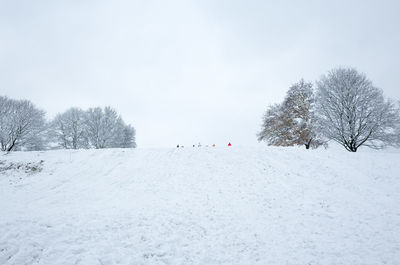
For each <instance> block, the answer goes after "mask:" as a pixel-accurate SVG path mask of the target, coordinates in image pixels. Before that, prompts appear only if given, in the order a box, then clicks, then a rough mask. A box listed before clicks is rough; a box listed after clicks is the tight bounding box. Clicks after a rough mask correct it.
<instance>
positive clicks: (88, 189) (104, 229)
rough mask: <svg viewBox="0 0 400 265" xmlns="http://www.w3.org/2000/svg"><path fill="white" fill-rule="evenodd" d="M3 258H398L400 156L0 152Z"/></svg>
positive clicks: (264, 151)
mask: <svg viewBox="0 0 400 265" xmlns="http://www.w3.org/2000/svg"><path fill="white" fill-rule="evenodd" d="M0 211H1V212H0V264H10V265H11V264H18V265H20V264H49V265H56V264H87V265H90V264H99V265H109V264H174V265H175V264H247V265H252V264H399V262H400V153H398V152H392V153H390V152H385V151H381V152H363V153H356V154H352V153H348V152H345V151H341V150H340V151H339V150H336V151H335V150H332V149H328V150H322V149H321V150H316V151H314V150H313V151H306V150H303V149H300V148H286V149H284V148H237V147H232V148H185V149H136V150H121V149H114V150H81V151H49V152H15V153H11V154H8V155H4V154H1V155H0Z"/></svg>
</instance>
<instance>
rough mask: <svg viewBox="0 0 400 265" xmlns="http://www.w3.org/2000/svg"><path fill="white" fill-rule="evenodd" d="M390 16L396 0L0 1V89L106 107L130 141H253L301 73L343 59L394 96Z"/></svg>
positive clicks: (51, 108) (43, 104) (315, 73)
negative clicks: (129, 132) (125, 126)
mask: <svg viewBox="0 0 400 265" xmlns="http://www.w3.org/2000/svg"><path fill="white" fill-rule="evenodd" d="M301 2H302V3H301ZM399 14H400V1H361V0H360V1H344V0H340V1H329V2H328V1H322V0H321V1H244V0H243V1H232V0H230V1H228V0H226V1H217V0H207V1H200V0H199V1H183V0H182V1H151V0H150V1H149V0H142V1H128V0H127V1H120V0H118V1H115V0H113V1H99V0H90V1H85V0H71V1H53V0H48V1H31V0H25V1H21V0H12V1H9V0H0V95H6V96H9V97H11V98H17V99H20V98H24V99H29V100H31V101H33V102H34V103H35V104H36V105H37V106H38V107H40V108H42V109H44V110H45V111H47V113H48V117H52V116H54V115H55V114H56V113H58V112H62V111H64V110H66V109H68V108H69V107H72V106H75V107H81V108H83V109H86V108H88V107H93V106H105V105H109V106H111V107H113V108H115V109H116V110H117V111H118V112H119V113H120V114H121V115H122V117H123V119H124V120H125V121H126V122H127V123H130V124H132V125H133V126H134V127H135V128H136V130H137V144H138V146H139V147H167V146H175V145H176V144H178V143H179V144H183V145H192V144H197V143H198V142H201V143H202V144H203V145H204V144H213V143H216V144H217V145H226V144H227V143H228V141H231V142H232V143H233V144H234V145H254V144H257V141H256V136H255V135H256V133H257V132H258V131H259V129H260V124H261V117H262V115H263V113H264V111H265V109H266V107H267V106H268V105H269V104H271V103H277V102H280V101H282V100H283V97H284V95H285V93H286V90H287V89H288V88H289V86H290V85H291V84H292V83H295V82H297V81H298V80H299V79H300V78H302V77H303V78H304V79H306V80H309V81H315V80H317V79H318V78H319V77H320V76H321V75H322V74H325V73H326V72H327V71H328V70H330V69H332V68H334V67H338V66H351V67H355V68H357V69H358V70H359V71H361V72H364V73H366V74H367V76H368V78H369V79H371V80H372V81H373V83H374V84H375V85H376V86H378V87H380V88H382V89H383V90H384V92H385V95H386V96H387V97H390V98H393V99H400V88H399V83H400V72H399V69H400V48H399V47H400V15H399Z"/></svg>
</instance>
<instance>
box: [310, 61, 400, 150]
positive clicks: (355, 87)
mask: <svg viewBox="0 0 400 265" xmlns="http://www.w3.org/2000/svg"><path fill="white" fill-rule="evenodd" d="M317 109H318V114H319V121H320V124H321V128H322V130H323V133H324V135H325V136H326V137H328V138H329V139H332V140H334V141H336V142H338V143H339V144H341V145H343V146H344V147H345V148H346V149H347V150H348V151H350V152H356V151H357V150H358V148H359V147H360V146H362V145H365V146H369V147H372V148H382V147H385V146H387V145H395V144H396V143H397V141H398V138H399V137H398V135H397V134H396V129H398V126H399V122H400V111H399V108H398V107H396V105H395V104H394V103H393V102H392V101H390V100H386V99H385V98H384V96H383V93H382V91H381V90H380V89H378V88H376V87H374V86H373V85H372V83H371V81H370V80H368V79H367V77H366V76H365V75H364V74H362V73H358V72H357V71H356V70H355V69H352V68H338V69H334V70H332V71H330V72H329V73H328V74H327V75H324V76H322V77H321V79H320V81H319V82H317Z"/></svg>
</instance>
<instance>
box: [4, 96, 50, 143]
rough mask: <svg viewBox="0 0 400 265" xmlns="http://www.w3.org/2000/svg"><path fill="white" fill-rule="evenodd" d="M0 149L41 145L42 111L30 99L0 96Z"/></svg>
mask: <svg viewBox="0 0 400 265" xmlns="http://www.w3.org/2000/svg"><path fill="white" fill-rule="evenodd" d="M0 114H1V115H0V149H1V150H2V151H13V150H17V149H19V150H21V149H24V148H26V149H29V150H36V149H40V148H42V147H43V143H41V142H40V141H42V139H43V137H42V136H43V132H44V130H45V128H46V122H45V119H44V115H45V113H44V111H42V110H39V109H37V108H36V107H35V106H34V105H33V104H32V103H31V102H30V101H27V100H13V99H9V98H7V97H0Z"/></svg>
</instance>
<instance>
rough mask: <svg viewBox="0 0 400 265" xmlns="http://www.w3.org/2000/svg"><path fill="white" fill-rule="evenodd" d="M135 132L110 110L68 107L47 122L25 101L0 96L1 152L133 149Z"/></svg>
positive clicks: (39, 110) (107, 108) (42, 115)
mask: <svg viewBox="0 0 400 265" xmlns="http://www.w3.org/2000/svg"><path fill="white" fill-rule="evenodd" d="M135 135H136V131H135V129H134V127H132V126H131V125H129V124H126V123H125V122H124V121H123V119H122V118H121V116H120V115H118V113H117V112H116V111H115V110H114V109H112V108H111V107H105V108H100V107H96V108H89V109H88V110H86V111H84V110H82V109H79V108H70V109H68V110H67V111H65V112H63V113H59V114H57V115H56V117H55V118H54V119H53V120H51V121H49V122H48V121H46V118H45V112H44V111H43V110H41V109H38V108H37V107H35V106H34V105H33V104H32V102H30V101H28V100H15V99H10V98H8V97H3V96H0V150H1V151H7V152H9V151H18V150H30V151H36V150H47V149H59V148H65V149H80V148H96V149H100V148H134V147H136V142H135Z"/></svg>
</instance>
